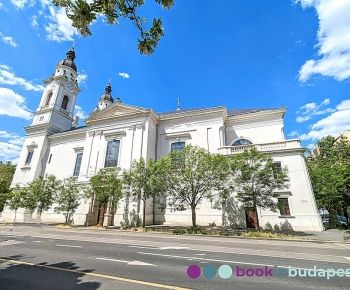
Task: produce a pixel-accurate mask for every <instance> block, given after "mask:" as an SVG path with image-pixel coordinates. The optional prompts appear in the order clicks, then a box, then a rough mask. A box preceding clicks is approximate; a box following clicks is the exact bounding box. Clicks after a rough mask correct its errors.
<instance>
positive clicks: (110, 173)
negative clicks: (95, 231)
mask: <svg viewBox="0 0 350 290" xmlns="http://www.w3.org/2000/svg"><path fill="white" fill-rule="evenodd" d="M90 186H91V190H88V191H87V196H89V197H91V198H93V199H94V200H95V201H96V202H97V203H98V205H99V214H98V217H99V218H98V221H97V223H98V225H99V226H103V221H104V216H105V213H106V210H107V207H108V205H110V207H111V208H112V209H115V208H116V207H117V204H118V201H119V200H120V198H121V197H122V179H121V177H120V175H119V171H117V170H115V169H101V170H100V171H99V172H98V173H97V174H96V175H95V176H93V177H92V178H91V179H90Z"/></svg>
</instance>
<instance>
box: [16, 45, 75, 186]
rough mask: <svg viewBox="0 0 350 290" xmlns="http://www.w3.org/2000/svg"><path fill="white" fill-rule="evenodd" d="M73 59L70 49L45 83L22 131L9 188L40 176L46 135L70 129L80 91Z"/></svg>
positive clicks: (47, 143)
mask: <svg viewBox="0 0 350 290" xmlns="http://www.w3.org/2000/svg"><path fill="white" fill-rule="evenodd" d="M74 60H75V51H74V49H70V50H68V52H67V54H66V57H65V59H63V60H61V61H60V62H59V63H58V64H57V65H56V68H55V72H54V73H53V74H52V75H51V76H50V77H49V78H48V79H47V80H46V81H45V85H46V86H45V89H44V92H43V94H42V97H41V100H40V104H39V106H38V108H37V110H36V112H35V113H34V117H33V121H32V124H31V125H30V126H28V127H26V128H25V130H26V133H27V134H26V138H25V141H24V144H23V148H22V152H21V155H20V157H19V159H18V163H17V167H16V172H15V175H14V177H13V180H12V186H15V185H16V184H19V185H25V184H27V183H28V182H31V181H32V180H34V179H36V178H37V177H39V176H42V175H43V174H44V171H45V165H46V163H47V158H48V153H49V145H50V141H49V135H52V134H55V133H58V132H63V131H67V130H71V129H72V123H73V122H74V118H73V111H74V106H75V101H76V98H77V95H78V93H79V91H80V90H79V86H78V82H77V77H78V73H77V67H76V65H75V63H74Z"/></svg>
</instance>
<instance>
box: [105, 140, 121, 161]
mask: <svg viewBox="0 0 350 290" xmlns="http://www.w3.org/2000/svg"><path fill="white" fill-rule="evenodd" d="M119 147H120V140H117V139H113V140H110V141H108V142H107V150H106V158H105V167H117V166H118V156H119Z"/></svg>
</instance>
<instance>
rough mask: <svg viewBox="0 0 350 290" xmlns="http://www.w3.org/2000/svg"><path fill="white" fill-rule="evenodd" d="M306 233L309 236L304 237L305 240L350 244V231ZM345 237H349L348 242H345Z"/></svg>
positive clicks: (334, 230)
mask: <svg viewBox="0 0 350 290" xmlns="http://www.w3.org/2000/svg"><path fill="white" fill-rule="evenodd" d="M346 232H348V233H346ZM305 233H306V234H307V235H305V236H303V237H302V238H303V239H305V240H318V241H336V242H344V241H345V242H350V230H344V231H342V230H338V229H329V230H326V231H323V232H305ZM344 236H347V237H348V240H344Z"/></svg>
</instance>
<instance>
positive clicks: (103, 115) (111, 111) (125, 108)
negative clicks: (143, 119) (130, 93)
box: [86, 103, 152, 122]
mask: <svg viewBox="0 0 350 290" xmlns="http://www.w3.org/2000/svg"><path fill="white" fill-rule="evenodd" d="M150 112H152V110H150V109H145V108H142V107H137V106H131V105H126V104H122V103H114V104H113V105H112V106H110V107H108V108H106V109H103V110H101V111H95V112H93V113H92V114H91V115H90V117H89V118H88V119H87V120H86V122H93V121H98V120H104V119H111V118H118V117H125V116H132V115H136V114H147V113H150Z"/></svg>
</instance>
